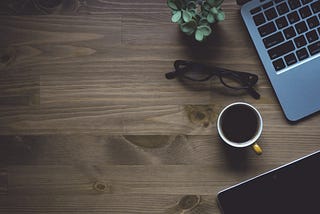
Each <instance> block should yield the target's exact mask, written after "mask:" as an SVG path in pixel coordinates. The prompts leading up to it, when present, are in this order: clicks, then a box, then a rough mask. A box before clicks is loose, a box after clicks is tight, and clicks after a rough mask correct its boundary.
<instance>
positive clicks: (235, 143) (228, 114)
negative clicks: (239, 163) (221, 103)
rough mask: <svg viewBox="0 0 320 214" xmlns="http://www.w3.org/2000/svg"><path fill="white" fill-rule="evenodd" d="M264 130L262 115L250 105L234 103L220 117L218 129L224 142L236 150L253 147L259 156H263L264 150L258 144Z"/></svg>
mask: <svg viewBox="0 0 320 214" xmlns="http://www.w3.org/2000/svg"><path fill="white" fill-rule="evenodd" d="M262 128H263V121H262V117H261V114H260V113H259V111H258V110H257V109H256V108H255V107H253V106H252V105H250V104H248V103H244V102H235V103H232V104H230V105H228V106H226V107H225V108H224V109H223V110H222V111H221V112H220V114H219V116H218V121H217V129H218V134H219V136H220V138H221V139H222V140H223V142H225V143H226V144H228V145H230V146H232V147H236V148H245V147H249V146H251V147H252V148H253V150H254V151H255V152H256V154H258V155H260V154H262V149H261V147H260V146H259V145H258V144H257V140H258V138H259V137H260V135H261V133H262Z"/></svg>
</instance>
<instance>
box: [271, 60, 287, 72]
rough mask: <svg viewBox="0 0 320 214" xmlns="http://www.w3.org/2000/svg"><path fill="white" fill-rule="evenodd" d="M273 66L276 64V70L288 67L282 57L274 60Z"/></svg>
mask: <svg viewBox="0 0 320 214" xmlns="http://www.w3.org/2000/svg"><path fill="white" fill-rule="evenodd" d="M272 64H273V66H274V69H276V71H279V70H281V69H282V68H284V67H286V66H285V64H284V62H283V60H282V59H281V58H280V59H277V60H275V61H273V62H272Z"/></svg>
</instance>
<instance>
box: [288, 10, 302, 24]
mask: <svg viewBox="0 0 320 214" xmlns="http://www.w3.org/2000/svg"><path fill="white" fill-rule="evenodd" d="M287 18H288V20H289V22H290V23H291V24H293V23H295V22H297V21H299V20H300V17H299V15H298V13H297V11H293V12H291V13H289V14H288V15H287Z"/></svg>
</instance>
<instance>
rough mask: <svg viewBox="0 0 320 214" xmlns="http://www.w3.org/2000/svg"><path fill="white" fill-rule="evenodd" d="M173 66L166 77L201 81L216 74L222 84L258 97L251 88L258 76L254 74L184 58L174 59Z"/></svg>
mask: <svg viewBox="0 0 320 214" xmlns="http://www.w3.org/2000/svg"><path fill="white" fill-rule="evenodd" d="M174 68H175V71H172V72H169V73H166V78H167V79H174V78H176V77H182V78H185V79H188V80H192V81H198V82H203V81H207V80H209V79H211V78H212V77H214V76H218V77H219V79H220V81H221V83H222V84H223V85H224V86H226V87H228V88H231V89H235V90H246V91H247V92H248V93H249V94H250V95H251V96H252V97H253V98H255V99H259V98H260V94H259V93H258V92H257V91H256V90H255V89H254V88H253V86H254V85H255V84H256V83H257V81H258V76H257V75H255V74H251V73H247V72H240V71H232V70H228V69H224V68H219V67H213V66H208V65H204V64H200V63H195V62H190V61H185V60H176V61H175V62H174Z"/></svg>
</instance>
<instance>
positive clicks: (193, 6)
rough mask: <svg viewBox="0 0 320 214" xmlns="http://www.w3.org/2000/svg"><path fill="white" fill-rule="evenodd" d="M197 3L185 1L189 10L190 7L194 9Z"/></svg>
mask: <svg viewBox="0 0 320 214" xmlns="http://www.w3.org/2000/svg"><path fill="white" fill-rule="evenodd" d="M196 7H197V5H196V3H195V2H194V1H189V2H188V3H187V8H188V9H189V10H190V9H196Z"/></svg>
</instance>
